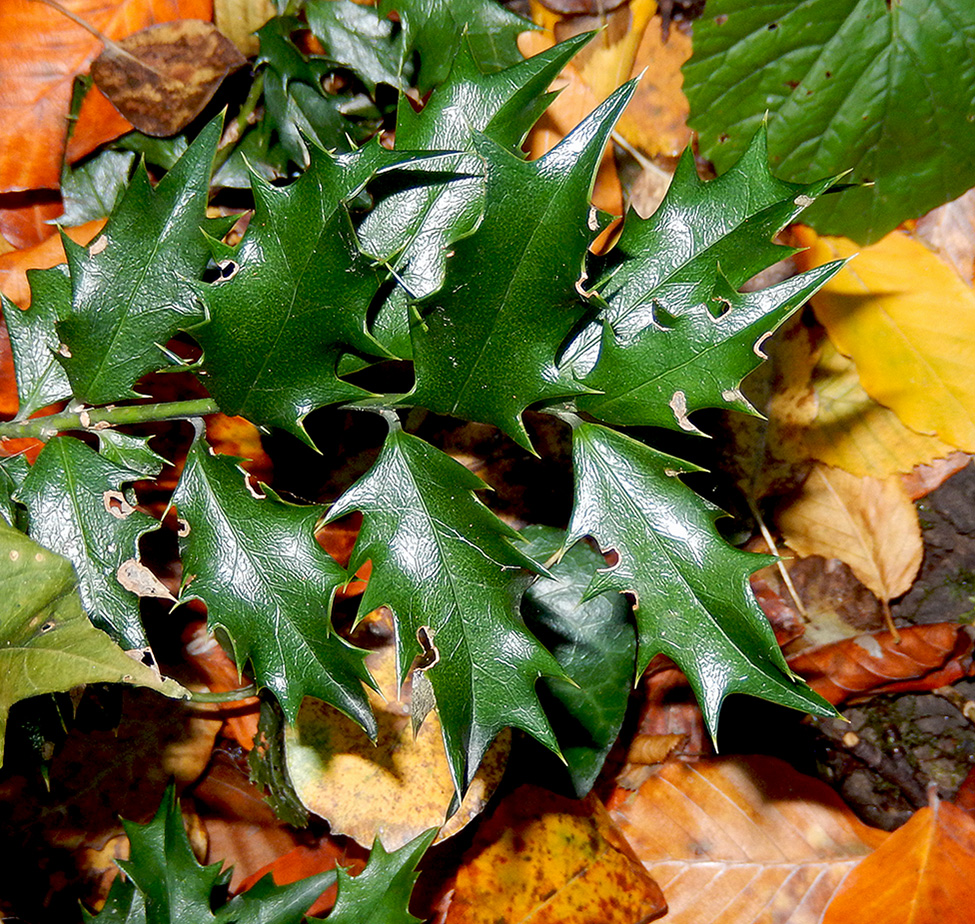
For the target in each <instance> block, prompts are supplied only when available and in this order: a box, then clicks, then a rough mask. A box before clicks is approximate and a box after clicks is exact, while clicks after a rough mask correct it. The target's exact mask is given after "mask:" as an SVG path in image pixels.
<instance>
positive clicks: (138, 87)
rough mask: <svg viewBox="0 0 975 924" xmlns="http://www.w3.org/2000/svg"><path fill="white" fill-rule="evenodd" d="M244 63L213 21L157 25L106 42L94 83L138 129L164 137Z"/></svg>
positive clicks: (195, 112)
mask: <svg viewBox="0 0 975 924" xmlns="http://www.w3.org/2000/svg"><path fill="white" fill-rule="evenodd" d="M245 63H246V59H245V58H244V56H243V55H242V54H241V53H240V52H239V51H238V50H237V46H236V45H234V43H233V42H231V41H230V40H229V39H228V38H226V37H225V36H224V35H223V34H221V32H220V31H219V30H218V29H217V27H216V26H214V25H213V24H212V23H208V22H201V21H200V20H197V19H183V20H178V21H175V22H166V23H160V24H159V25H155V26H150V27H149V28H147V29H142V30H141V31H139V32H136V33H135V34H134V35H130V36H127V37H126V38H124V39H119V40H118V41H117V42H113V43H111V44H108V45H106V46H105V50H104V51H103V52H102V53H101V54H100V55H99V56H98V57H97V58H96V59H95V60H94V61H92V64H91V76H92V78H93V79H94V81H95V84H96V86H97V87H98V88H99V89H100V90H101V91H102V92H103V93H104V94H105V95H106V96H107V97H108V98H109V99H110V100H111V101H112V104H113V105H114V106H115V107H116V109H118V111H119V112H120V113H121V114H122V115H123V116H125V118H126V119H128V120H129V121H130V122H131V123H132V124H133V125H134V126H135V127H136V128H137V129H139V131H141V132H144V133H145V134H147V135H153V136H157V137H164V136H167V135H175V134H176V133H177V132H180V131H182V130H183V129H184V128H185V127H186V126H187V125H189V124H190V122H192V121H193V120H194V119H195V118H196V117H197V116H198V115H199V114H200V113H201V112H202V111H203V108H204V106H206V104H207V103H209V102H210V100H211V99H213V95H214V93H216V91H217V89H218V87H219V86H220V84H221V83H222V82H223V81H224V78H226V76H227V75H228V74H229V73H231V71H234V70H236V69H237V68H239V67H242V66H243V65H244V64H245Z"/></svg>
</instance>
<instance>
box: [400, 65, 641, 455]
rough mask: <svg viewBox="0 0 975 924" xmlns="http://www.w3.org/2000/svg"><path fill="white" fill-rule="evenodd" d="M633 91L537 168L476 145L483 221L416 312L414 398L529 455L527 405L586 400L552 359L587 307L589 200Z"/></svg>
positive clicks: (484, 141)
mask: <svg viewBox="0 0 975 924" xmlns="http://www.w3.org/2000/svg"><path fill="white" fill-rule="evenodd" d="M633 89H634V85H633V84H632V83H630V84H627V85H626V86H624V87H621V88H620V89H619V90H617V91H616V92H615V93H614V94H613V95H612V96H611V97H610V98H609V99H608V100H606V102H604V103H602V104H601V105H600V106H599V107H597V109H596V110H595V111H594V112H593V113H592V114H591V115H590V116H588V117H587V118H586V119H585V120H583V121H582V122H581V123H580V124H579V126H578V127H577V128H576V129H575V130H574V131H573V132H572V133H571V134H570V135H568V136H567V137H566V138H565V139H564V140H563V141H562V142H561V143H560V144H559V145H558V146H557V147H555V148H553V149H552V150H551V151H549V152H548V153H547V154H546V155H545V156H544V157H542V158H540V159H539V160H535V161H531V162H526V161H523V160H520V159H519V158H517V157H515V156H513V155H512V154H511V153H509V152H508V151H507V150H505V149H504V148H502V147H501V146H500V145H498V144H497V142H495V141H492V140H491V139H490V138H487V137H483V136H482V137H480V138H479V139H478V140H477V141H476V142H475V143H476V147H477V151H478V153H479V154H480V155H481V157H482V158H483V159H484V162H485V164H486V166H487V198H486V205H485V212H484V218H483V220H482V222H481V225H480V227H479V228H478V231H477V233H476V234H475V235H472V236H471V237H468V238H465V239H464V240H461V241H458V242H457V244H456V246H455V248H454V250H455V252H454V256H453V257H452V258H451V259H450V261H449V263H448V265H447V276H446V280H445V282H444V286H443V289H442V290H441V291H440V292H438V293H437V294H435V295H433V296H431V297H430V298H429V299H426V300H424V301H422V302H420V303H419V304H418V305H417V306H416V309H415V311H416V316H415V317H414V318H413V319H412V321H411V333H412V337H413V356H414V361H415V364H416V378H417V381H416V386H415V388H414V391H413V392H412V393H411V394H410V395H409V396H408V398H407V401H409V402H410V403H413V404H418V405H422V406H423V407H426V408H428V409H430V410H432V411H435V412H437V413H443V414H452V415H455V416H457V417H465V418H467V419H469V420H476V421H480V422H483V423H490V424H494V425H495V426H497V427H500V428H501V429H502V430H504V431H505V432H506V433H507V434H508V435H509V436H511V437H512V438H513V439H514V440H515V441H516V442H518V443H519V444H520V445H521V446H524V447H525V448H527V449H530V448H531V444H530V442H529V439H528V434H527V433H526V431H525V428H524V425H523V423H522V420H521V415H522V412H523V411H524V410H525V408H526V407H527V406H528V405H530V404H533V403H535V402H536V401H543V400H552V399H556V398H563V397H566V396H568V395H572V394H578V393H579V392H580V391H584V388H583V387H582V386H580V385H579V384H578V383H577V382H575V381H573V380H572V379H571V377H569V376H568V375H563V374H562V373H561V372H560V370H559V369H558V368H557V367H556V356H557V354H558V353H559V352H560V350H561V348H562V346H563V343H564V341H565V339H566V338H567V337H568V335H569V333H570V332H571V331H572V329H573V327H574V326H575V325H576V324H577V323H578V322H579V321H580V320H581V319H582V317H583V316H584V315H585V314H586V312H587V310H589V302H588V300H587V298H586V297H585V296H584V294H583V290H582V285H583V284H584V282H585V278H586V277H585V271H584V263H585V259H586V253H587V250H588V247H589V244H590V242H591V241H592V238H593V236H594V235H595V232H596V231H598V230H599V224H598V216H597V213H596V210H595V209H593V208H592V207H591V206H590V205H589V192H590V190H591V189H592V183H593V178H594V176H595V173H596V169H597V167H598V166H599V161H600V158H601V156H602V151H603V147H604V146H605V143H606V141H607V139H608V138H609V134H610V132H611V131H612V128H613V124H614V123H615V121H616V119H617V117H618V116H619V114H620V113H621V112H622V111H623V109H624V108H625V106H626V103H627V101H628V100H629V98H630V96H631V95H632V93H633Z"/></svg>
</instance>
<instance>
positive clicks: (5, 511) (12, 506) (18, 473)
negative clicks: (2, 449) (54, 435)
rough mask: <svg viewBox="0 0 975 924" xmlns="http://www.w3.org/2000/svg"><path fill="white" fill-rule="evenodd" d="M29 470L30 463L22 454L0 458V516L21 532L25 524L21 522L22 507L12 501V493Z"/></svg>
mask: <svg viewBox="0 0 975 924" xmlns="http://www.w3.org/2000/svg"><path fill="white" fill-rule="evenodd" d="M29 472H30V464H29V463H28V461H27V459H26V458H25V457H24V456H22V455H20V456H8V457H7V458H6V459H2V460H0V517H2V518H3V519H4V521H5V522H6V523H7V524H8V525H10V526H13V527H14V528H15V529H19V530H21V532H23V530H24V528H25V525H26V524H24V523H23V522H22V521H23V519H24V517H23V508H21V507H20V506H19V505H18V504H17V503H16V502H15V501H14V493H15V492H16V491H17V488H19V487H20V485H21V484H22V483H23V481H24V479H25V478H26V477H27V474H28V473H29Z"/></svg>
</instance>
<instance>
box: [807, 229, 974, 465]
mask: <svg viewBox="0 0 975 924" xmlns="http://www.w3.org/2000/svg"><path fill="white" fill-rule="evenodd" d="M798 238H799V244H800V246H805V247H807V248H808V249H807V250H805V251H803V252H802V253H800V254H798V255H797V256H796V260H797V263H798V264H799V266H800V268H801V269H808V268H810V267H812V266H820V265H822V264H823V263H826V262H828V261H830V260H835V259H837V258H848V257H853V259H852V260H851V262H850V263H849V265H848V266H847V267H846V268H845V269H843V270H842V271H841V272H840V273H838V274H837V275H836V276H834V277H833V278H832V279H831V280H830V281H829V282H827V283H826V285H824V286H823V288H822V289H820V290H819V292H818V293H817V294H816V295H814V296H813V298H812V303H813V307H814V308H815V309H816V316H817V317H818V318H819V320H820V321H821V322H822V324H823V326H824V327H825V328H826V330H827V331H828V332H829V336H830V339H831V340H832V341H833V343H835V344H836V346H837V348H838V349H839V350H840V352H841V353H844V354H845V355H847V356H850V357H851V358H852V359H853V361H854V362H855V363H856V367H857V371H858V373H859V375H860V381H861V383H862V384H863V387H864V389H865V390H866V392H867V394H869V395H870V396H871V397H872V398H874V399H875V400H877V401H879V402H880V403H881V404H883V405H885V406H887V407H889V408H891V410H893V411H894V412H895V413H896V414H897V416H898V417H900V418H901V420H903V421H904V423H906V424H907V425H908V426H909V427H912V428H913V429H915V430H917V431H918V432H921V433H935V434H937V436H938V437H940V438H941V439H942V440H944V441H945V442H946V443H951V444H952V445H953V446H955V447H957V448H958V449H964V450H966V451H968V452H971V451H975V293H973V291H972V289H971V288H970V287H969V286H967V285H965V283H964V282H962V281H961V279H959V278H958V276H957V275H956V273H955V271H954V270H953V269H952V268H951V267H950V266H948V265H947V264H946V263H944V262H943V261H941V260H940V259H938V257H936V256H935V255H934V254H933V253H931V251H929V250H928V249H927V248H926V247H925V246H924V245H923V244H921V243H919V242H918V241H916V240H914V239H913V238H911V237H909V236H908V235H907V234H905V233H903V232H901V231H894V232H893V233H891V234H888V235H887V236H886V237H885V238H883V239H882V240H880V241H878V242H877V243H876V244H873V245H871V246H870V247H864V248H859V247H858V246H857V245H856V244H854V243H853V241H850V240H847V239H846V238H840V237H817V236H816V234H815V233H814V232H812V231H810V230H809V229H806V228H800V229H799V233H798ZM934 318H936V319H937V320H936V321H933V320H932V319H934Z"/></svg>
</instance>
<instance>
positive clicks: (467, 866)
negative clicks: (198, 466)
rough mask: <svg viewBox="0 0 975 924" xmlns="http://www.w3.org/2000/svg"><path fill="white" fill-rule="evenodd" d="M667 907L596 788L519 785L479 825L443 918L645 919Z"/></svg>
mask: <svg viewBox="0 0 975 924" xmlns="http://www.w3.org/2000/svg"><path fill="white" fill-rule="evenodd" d="M666 908H667V904H666V902H665V901H664V897H663V895H662V894H661V892H660V888H659V887H658V886H657V884H656V882H654V881H653V879H652V878H651V877H650V876H649V875H648V874H647V873H646V871H645V870H644V869H643V867H642V866H641V865H640V863H639V862H638V861H637V860H636V858H635V857H634V856H633V852H632V851H631V850H630V848H629V845H628V844H627V843H626V841H625V839H624V838H623V837H621V836H620V833H619V831H618V830H617V829H616V826H615V825H614V824H613V822H612V820H611V819H610V817H609V815H608V814H607V812H606V809H605V808H603V806H602V804H601V803H600V802H599V800H598V799H597V798H596V797H595V796H593V795H592V794H590V795H589V796H587V797H586V798H585V799H581V800H579V799H567V798H565V797H564V796H559V795H556V794H555V793H551V792H548V791H547V790H544V789H540V788H539V787H536V786H522V787H520V788H519V789H517V790H515V791H514V792H513V793H511V795H509V796H508V797H507V798H506V799H504V800H503V801H502V802H501V803H500V804H499V805H498V807H497V809H496V810H495V812H494V814H493V815H492V816H491V817H490V818H489V819H488V820H487V821H486V822H485V823H484V824H483V825H482V826H481V827H480V829H479V830H478V832H477V835H476V836H475V838H474V843H473V845H472V846H471V849H470V850H469V851H468V852H467V854H466V855H465V857H464V863H463V865H462V866H461V868H460V870H459V871H458V873H457V880H456V884H455V886H454V893H453V897H452V899H451V902H450V907H449V908H448V910H447V915H446V918H445V922H444V924H495V922H498V921H504V922H505V924H596V922H598V924H643V922H645V921H651V920H654V919H655V918H657V917H659V916H660V915H662V914H663V913H664V912H665V911H666Z"/></svg>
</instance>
